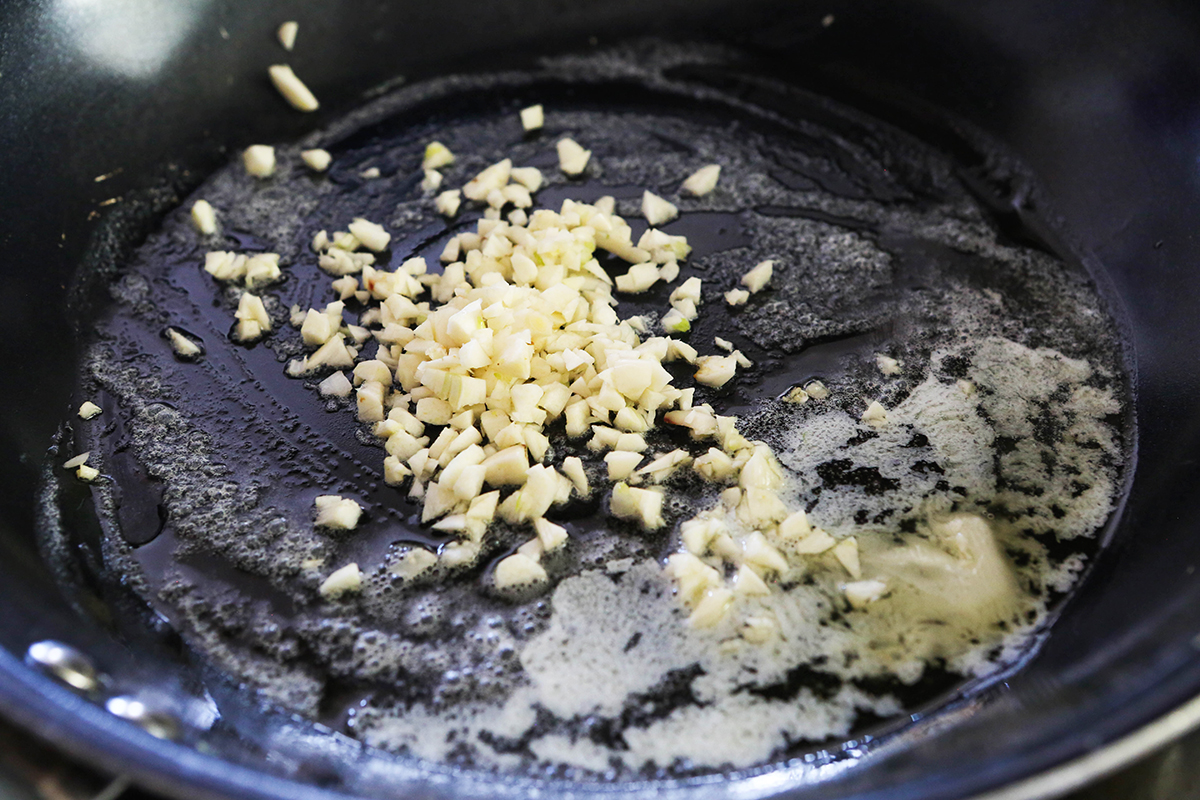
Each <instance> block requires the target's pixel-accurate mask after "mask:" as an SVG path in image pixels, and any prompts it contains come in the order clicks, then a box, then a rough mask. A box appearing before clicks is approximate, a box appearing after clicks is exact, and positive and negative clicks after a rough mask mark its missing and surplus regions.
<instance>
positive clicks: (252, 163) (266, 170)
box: [242, 144, 275, 178]
mask: <svg viewBox="0 0 1200 800" xmlns="http://www.w3.org/2000/svg"><path fill="white" fill-rule="evenodd" d="M242 163H243V164H244V165H245V167H246V172H248V173H250V174H251V175H253V176H254V177H256V178H269V177H271V176H272V175H274V174H275V148H274V147H271V146H270V145H269V144H252V145H250V146H249V147H247V148H246V149H245V150H244V151H243V152H242Z"/></svg>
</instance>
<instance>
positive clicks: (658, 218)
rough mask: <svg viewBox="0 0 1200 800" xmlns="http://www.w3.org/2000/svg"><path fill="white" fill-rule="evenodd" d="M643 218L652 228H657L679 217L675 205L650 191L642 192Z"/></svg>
mask: <svg viewBox="0 0 1200 800" xmlns="http://www.w3.org/2000/svg"><path fill="white" fill-rule="evenodd" d="M642 216H644V217H645V218H646V222H648V223H650V225H651V226H652V227H655V228H657V227H658V226H659V225H663V224H665V223H667V222H670V221H671V220H673V219H675V218H676V217H678V216H679V209H678V208H676V207H675V205H674V204H673V203H671V202H669V201H667V200H664V199H663V198H661V197H659V196H658V195H656V194H654V193H653V192H650V191H644V192H642Z"/></svg>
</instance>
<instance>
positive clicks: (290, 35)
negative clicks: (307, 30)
mask: <svg viewBox="0 0 1200 800" xmlns="http://www.w3.org/2000/svg"><path fill="white" fill-rule="evenodd" d="M299 32H300V24H299V23H297V22H294V21H292V20H289V21H287V22H285V23H283V24H282V25H280V26H279V30H278V31H276V33H275V35H276V36H277V37H278V38H279V43H280V44H281V45H283V49H284V50H287V51H288V52H289V53H290V52H291V51H292V48H293V47H295V46H296V34H297V33H299Z"/></svg>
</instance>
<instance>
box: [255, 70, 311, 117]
mask: <svg viewBox="0 0 1200 800" xmlns="http://www.w3.org/2000/svg"><path fill="white" fill-rule="evenodd" d="M267 74H268V75H270V77H271V83H273V84H275V88H276V89H277V90H279V93H280V94H281V95H283V99H284V100H287V101H288V104H289V105H291V107H292V108H294V109H296V110H298V111H316V110H317V109H318V108H320V107H321V104H320V103H318V102H317V98H316V96H315V95H314V94H313V93H312V92H311V91H310V90H309V88H308V87H307V86H305V85H304V82H303V81H302V80H300V79H299V78H298V77H296V73H295V72H293V71H292V68H291V67H289V66H288V65H287V64H274V65H272V66H271V67H270V68H269V69H268V70H267Z"/></svg>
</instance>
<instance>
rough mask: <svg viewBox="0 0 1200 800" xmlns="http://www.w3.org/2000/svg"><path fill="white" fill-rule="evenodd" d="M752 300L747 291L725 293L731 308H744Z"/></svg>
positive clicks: (739, 290)
mask: <svg viewBox="0 0 1200 800" xmlns="http://www.w3.org/2000/svg"><path fill="white" fill-rule="evenodd" d="M749 299H750V293H749V292H747V291H746V290H745V289H730V290H729V291H728V292H726V293H725V302H726V303H727V304H728V305H731V306H744V305H746V301H747V300H749Z"/></svg>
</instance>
